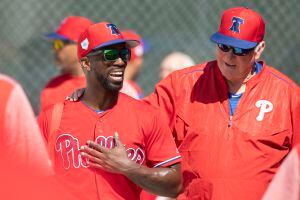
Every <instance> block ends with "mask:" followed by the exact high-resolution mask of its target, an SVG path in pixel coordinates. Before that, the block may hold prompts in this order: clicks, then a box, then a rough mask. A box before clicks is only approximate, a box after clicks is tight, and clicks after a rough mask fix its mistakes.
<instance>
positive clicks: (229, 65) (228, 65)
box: [225, 62, 236, 67]
mask: <svg viewBox="0 0 300 200" xmlns="http://www.w3.org/2000/svg"><path fill="white" fill-rule="evenodd" d="M225 65H226V66H227V67H235V66H236V65H231V64H228V63H226V62H225Z"/></svg>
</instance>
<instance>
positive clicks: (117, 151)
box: [81, 135, 181, 197]
mask: <svg viewBox="0 0 300 200" xmlns="http://www.w3.org/2000/svg"><path fill="white" fill-rule="evenodd" d="M115 141H116V144H117V146H116V147H115V148H112V149H107V148H105V147H102V146H100V145H98V144H97V143H95V142H92V141H88V142H87V146H83V147H82V148H81V151H82V152H81V155H82V156H83V157H84V158H87V159H88V165H89V167H91V168H93V169H101V170H105V171H109V172H112V173H119V174H123V175H124V176H126V177H128V178H129V179H130V180H131V181H133V182H134V183H136V184H137V185H139V186H140V187H142V188H143V189H144V190H146V191H148V192H151V193H154V194H157V195H162V196H169V197H176V196H177V195H178V194H179V192H180V190H181V175H180V164H174V165H172V166H171V167H159V168H148V167H145V166H142V165H140V164H137V163H136V162H134V161H132V160H130V159H129V158H128V156H127V153H126V150H125V147H124V145H123V144H122V143H121V141H120V140H119V138H118V136H117V135H115Z"/></svg>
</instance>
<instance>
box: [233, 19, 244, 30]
mask: <svg viewBox="0 0 300 200" xmlns="http://www.w3.org/2000/svg"><path fill="white" fill-rule="evenodd" d="M231 21H232V25H231V27H230V30H232V31H233V32H235V33H239V32H240V26H241V24H243V23H244V20H243V19H242V18H239V17H232V19H231Z"/></svg>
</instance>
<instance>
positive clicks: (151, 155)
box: [146, 112, 181, 167]
mask: <svg viewBox="0 0 300 200" xmlns="http://www.w3.org/2000/svg"><path fill="white" fill-rule="evenodd" d="M151 124H153V125H152V127H151V128H152V131H150V133H149V135H148V137H147V141H146V159H147V165H148V166H149V167H166V166H170V165H173V164H175V163H178V162H181V156H180V154H179V152H178V150H177V148H176V145H175V142H174V139H173V138H172V134H171V131H170V129H169V127H168V125H167V123H166V122H165V120H163V119H162V117H161V114H160V112H157V113H155V115H154V118H153V123H151Z"/></svg>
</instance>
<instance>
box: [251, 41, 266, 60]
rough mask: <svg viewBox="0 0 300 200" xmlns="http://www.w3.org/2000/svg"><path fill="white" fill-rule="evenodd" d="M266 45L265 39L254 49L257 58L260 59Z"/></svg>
mask: <svg viewBox="0 0 300 200" xmlns="http://www.w3.org/2000/svg"><path fill="white" fill-rule="evenodd" d="M265 46H266V43H265V41H261V42H260V43H259V44H258V45H257V46H256V47H255V49H254V52H255V60H258V59H259V58H260V56H261V54H262V52H263V51H264V49H265Z"/></svg>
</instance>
